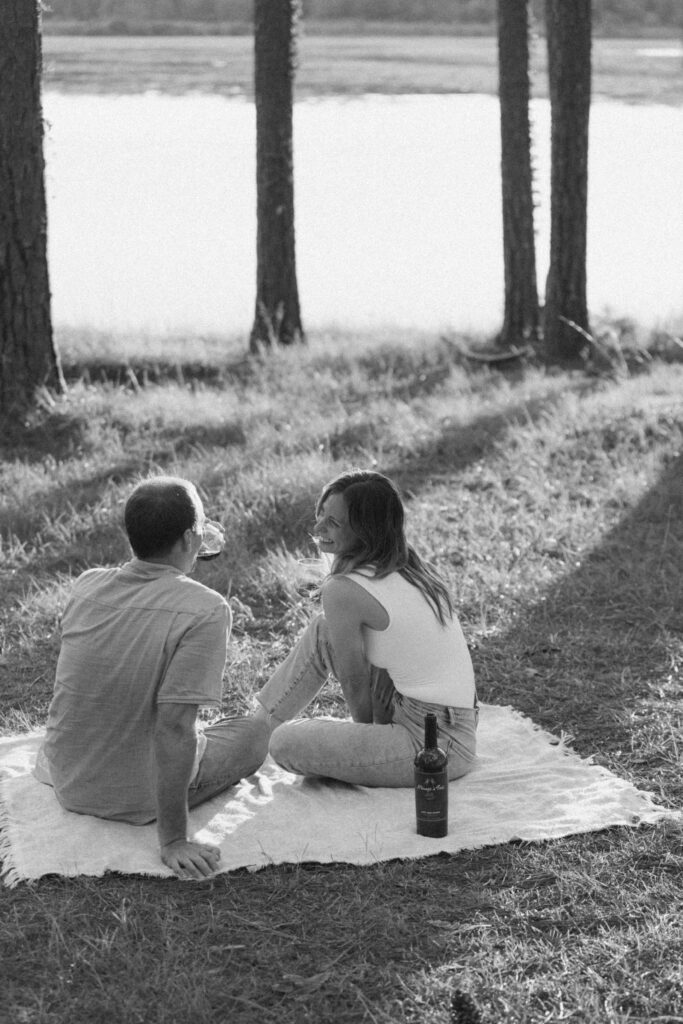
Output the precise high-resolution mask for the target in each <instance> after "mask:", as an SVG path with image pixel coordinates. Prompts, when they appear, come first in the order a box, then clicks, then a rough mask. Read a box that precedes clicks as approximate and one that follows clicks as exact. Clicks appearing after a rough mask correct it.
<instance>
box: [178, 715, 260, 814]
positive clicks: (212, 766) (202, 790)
mask: <svg viewBox="0 0 683 1024" xmlns="http://www.w3.org/2000/svg"><path fill="white" fill-rule="evenodd" d="M204 735H205V737H206V748H205V750H204V753H203V754H202V758H201V761H200V762H199V767H198V769H197V773H196V775H195V777H194V778H193V780H192V782H191V783H190V788H189V791H188V794H187V800H188V804H189V806H190V807H196V806H197V804H201V803H204V801H205V800H209V799H210V798H211V797H212V796H215V795H216V794H217V793H222V792H223V790H224V789H227V788H228V787H229V786H234V785H235V783H237V782H239V780H240V779H244V778H246V777H247V775H252V774H253V773H254V772H255V771H257V769H258V768H260V767H261V765H262V764H263V762H264V761H265V759H266V755H267V753H268V738H269V735H270V730H269V729H268V727H267V726H266V725H265V723H263V722H259V721H257V720H256V719H254V718H222V719H219V720H218V721H217V722H214V724H213V725H209V726H207V727H206V729H204Z"/></svg>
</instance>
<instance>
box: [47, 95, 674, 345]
mask: <svg viewBox="0 0 683 1024" xmlns="http://www.w3.org/2000/svg"><path fill="white" fill-rule="evenodd" d="M44 113H45V117H46V120H47V122H48V124H47V136H46V160H47V189H48V215H49V258H50V275H51V285H52V292H53V316H54V321H55V323H56V324H57V325H58V326H59V325H87V326H92V327H99V328H125V329H131V328H132V329H136V330H142V331H166V330H170V331H176V330H178V331H182V330H191V331H206V332H208V331H221V332H228V333H241V332H246V331H248V330H249V328H250V326H251V322H252V316H253V304H254V297H255V280H256V258H255V238H256V213H255V210H256V188H255V112H254V107H253V104H251V103H249V102H248V101H246V100H244V99H241V98H234V99H230V98H225V97H219V96H210V95H209V96H207V95H184V96H179V97H177V96H168V95H157V94H145V95H135V96H106V95H104V96H87V95H70V94H61V93H56V92H54V93H52V92H47V93H46V94H45V95H44ZM533 120H534V134H535V140H536V143H535V144H536V156H535V164H536V169H537V184H536V189H537V193H538V196H537V198H538V204H539V205H538V210H537V214H538V216H537V235H538V239H537V260H538V279H539V285H540V287H541V292H542V285H543V282H544V280H545V275H546V272H547V263H548V244H549V182H548V178H549V131H550V129H549V121H550V115H549V107H548V103H547V101H544V100H538V101H535V102H534V104H533ZM499 136H500V129H499V107H498V102H497V100H496V99H495V97H490V96H483V95H446V96H431V95H429V96H396V97H389V96H368V97H364V98H354V99H340V98H328V99H319V100H310V101H303V102H300V103H298V104H297V105H296V107H295V139H294V145H295V167H296V178H295V202H296V234H297V263H298V279H299V292H300V298H301V305H302V316H303V320H304V326H305V327H306V328H307V329H312V328H320V327H324V326H326V325H332V324H338V325H342V326H347V327H362V328H368V327H377V326H384V325H392V324H393V325H397V326H404V327H411V326H415V327H420V328H425V329H435V330H441V329H444V330H447V329H449V328H452V329H459V330H460V329H462V330H476V331H490V330H494V329H495V328H496V327H497V326H499V324H500V319H501V314H502V294H503V267H502V226H501V200H500V169H499V167H500V141H499ZM681 139H683V108H675V107H670V106H666V107H665V106H628V105H626V104H621V103H615V102H596V103H594V104H593V108H592V112H591V151H590V164H589V183H590V184H589V193H590V194H589V262H588V278H589V287H588V300H589V306H590V308H591V311H592V312H593V313H594V314H600V313H602V312H604V311H605V310H607V309H609V310H612V311H614V312H615V313H616V314H618V315H630V316H633V317H635V318H636V319H638V320H639V321H641V322H642V323H644V324H646V325H647V326H652V325H654V324H662V325H663V324H666V323H667V322H669V321H670V320H671V319H672V318H674V317H680V316H681V315H682V314H683V188H682V187H681V186H682V184H683V146H681Z"/></svg>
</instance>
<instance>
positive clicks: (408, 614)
mask: <svg viewBox="0 0 683 1024" xmlns="http://www.w3.org/2000/svg"><path fill="white" fill-rule="evenodd" d="M347 578H348V579H350V580H353V581H354V583H358V584H359V585H360V586H361V587H363V589H364V590H367V592H368V593H369V594H371V595H372V597H374V598H375V600H376V601H378V602H379V603H380V604H381V605H382V607H383V608H384V610H385V611H386V613H387V615H388V616H389V625H388V627H387V629H385V630H381V631H380V630H376V629H370V628H369V627H364V628H363V641H364V644H365V655H366V657H367V659H368V661H369V662H370V663H371V664H372V665H376V666H377V667H378V668H384V669H386V670H387V672H388V673H389V675H390V676H391V678H392V679H393V681H394V686H395V687H396V689H397V690H398V691H399V693H402V694H403V695H404V696H405V697H413V698H415V699H417V700H423V701H427V702H428V703H431V704H445V705H446V706H449V707H461V708H471V707H472V706H473V705H474V699H475V687H474V670H473V668H472V659H471V658H470V652H469V651H468V649H467V644H466V642H465V637H464V635H463V632H462V628H461V626H460V623H459V621H458V619H457V618H456V617H455V616H453V618H452V619H451V620H450V621H448V622H447V624H446V625H445V626H442V625H441V623H440V622H439V620H438V618H437V617H436V615H435V614H434V612H433V610H432V608H431V606H430V604H429V603H428V602H427V599H426V598H425V597H424V595H423V594H422V591H420V590H419V589H418V588H417V587H415V586H413V585H412V584H411V583H408V581H407V580H405V579H404V578H403V576H401V575H400V573H398V572H392V573H390V574H389V575H388V576H384V577H383V578H382V579H375V578H374V577H372V576H367V575H365V574H364V573H362V572H352V573H349V574H348V577H347Z"/></svg>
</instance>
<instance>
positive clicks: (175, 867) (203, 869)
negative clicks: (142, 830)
mask: <svg viewBox="0 0 683 1024" xmlns="http://www.w3.org/2000/svg"><path fill="white" fill-rule="evenodd" d="M161 859H162V861H163V862H164V864H165V865H166V867H168V868H170V869H171V871H173V872H174V873H175V874H176V875H177V876H178V878H195V879H197V880H198V881H201V879H202V878H209V876H210V875H213V874H214V873H215V871H216V870H217V869H218V865H219V864H220V859H221V851H220V850H219V849H218V847H217V846H211V845H210V844H209V843H194V842H192V840H190V839H174V840H173V842H171V843H166V844H165V845H164V846H162V847H161Z"/></svg>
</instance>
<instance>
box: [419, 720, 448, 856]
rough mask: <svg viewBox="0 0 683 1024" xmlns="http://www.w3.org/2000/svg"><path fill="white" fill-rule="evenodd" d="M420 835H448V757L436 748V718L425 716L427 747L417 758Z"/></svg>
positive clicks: (435, 836)
mask: <svg viewBox="0 0 683 1024" xmlns="http://www.w3.org/2000/svg"><path fill="white" fill-rule="evenodd" d="M415 814H416V816H417V834H418V835H419V836H431V837H432V838H434V839H438V838H441V837H442V836H445V835H448V757H447V755H446V753H445V751H443V750H442V749H441V748H440V747H438V746H437V745H436V715H433V714H428V715H425V745H424V747H423V748H422V750H420V751H419V752H418V754H417V756H416V758H415Z"/></svg>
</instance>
